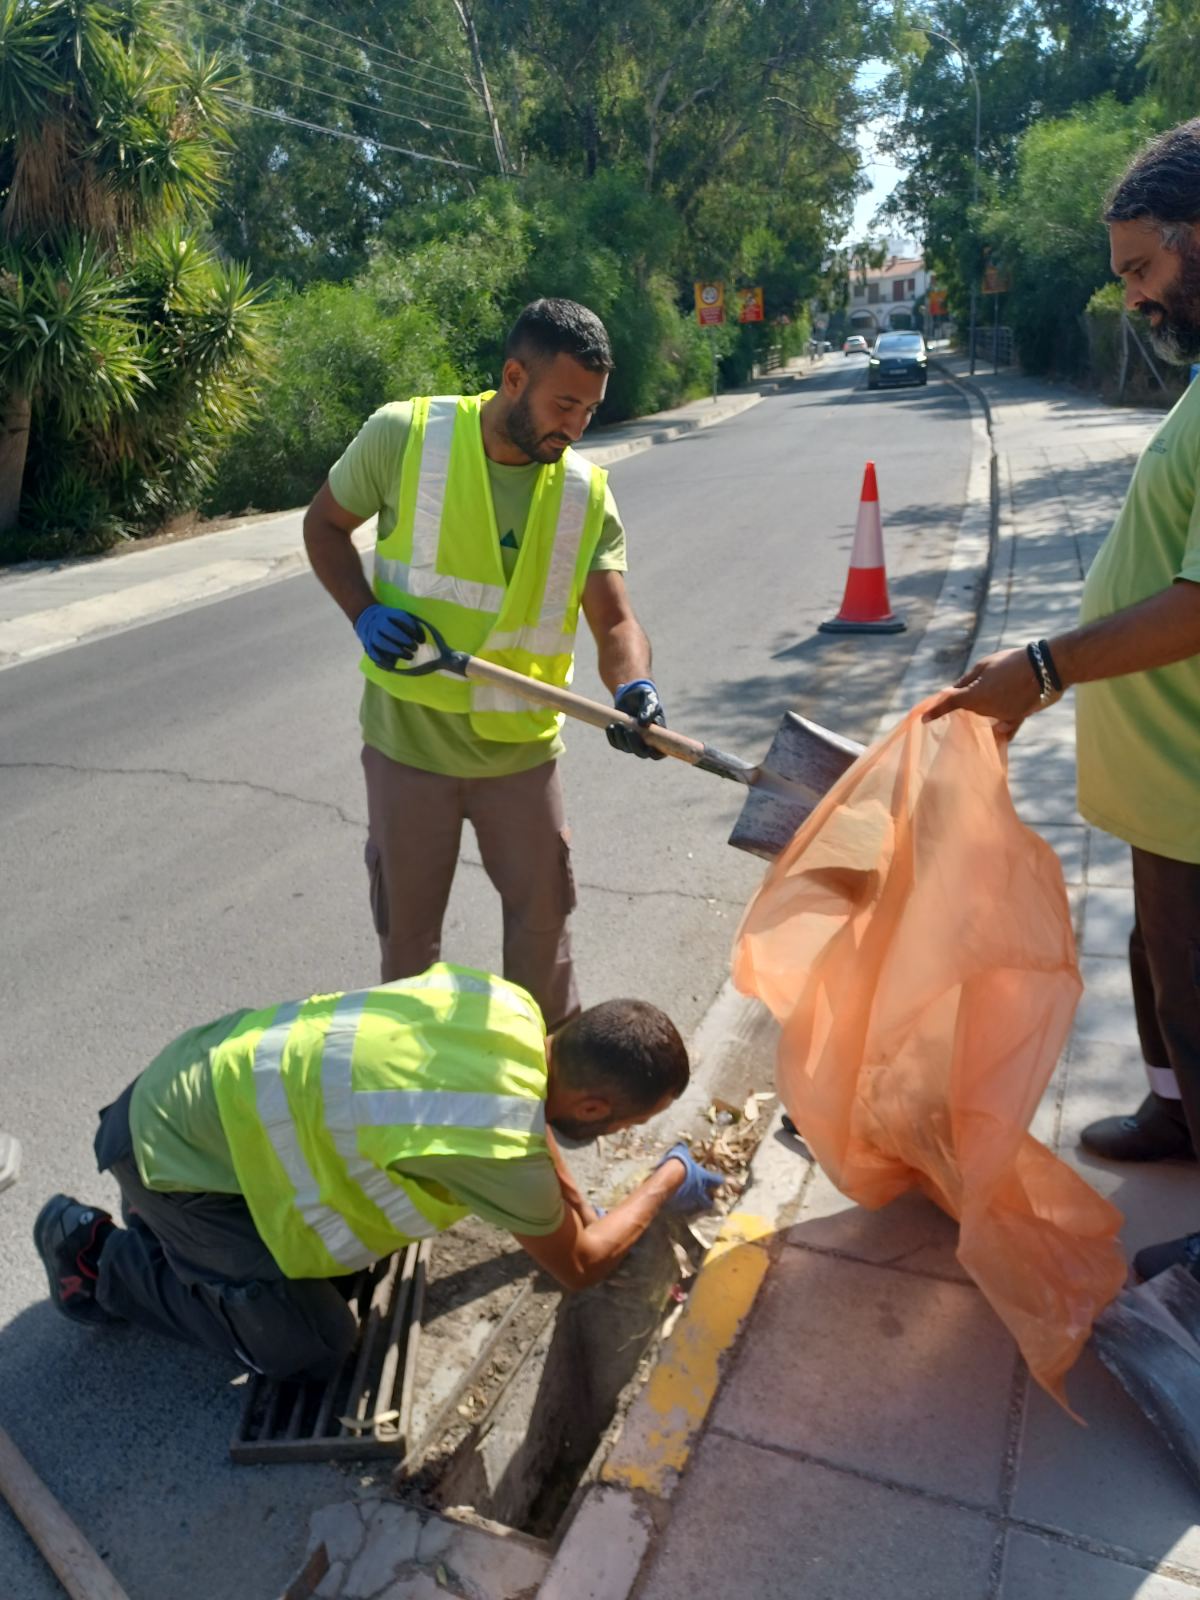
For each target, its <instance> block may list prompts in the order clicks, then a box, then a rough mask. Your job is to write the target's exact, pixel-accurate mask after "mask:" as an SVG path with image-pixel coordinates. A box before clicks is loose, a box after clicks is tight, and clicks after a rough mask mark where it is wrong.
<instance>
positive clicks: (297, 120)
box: [228, 95, 483, 172]
mask: <svg viewBox="0 0 1200 1600" xmlns="http://www.w3.org/2000/svg"><path fill="white" fill-rule="evenodd" d="M228 104H229V105H231V106H237V107H239V108H240V109H241V110H242V111H249V112H251V113H252V114H253V115H254V116H256V117H269V118H270V119H271V121H272V122H286V123H289V124H290V125H291V126H292V127H294V128H307V129H308V130H309V131H310V132H312V133H327V134H328V135H329V136H330V138H331V139H349V141H350V142H351V144H361V145H364V146H365V147H366V148H367V149H370V150H388V151H390V152H391V153H392V154H393V155H398V156H411V157H412V159H413V160H414V161H432V162H434V163H435V164H436V165H437V166H439V167H457V168H458V169H459V170H460V171H462V172H482V171H483V168H482V167H477V166H475V165H473V163H471V162H470V161H452V160H451V159H450V157H449V156H431V155H429V154H428V153H427V152H426V151H424V150H409V149H407V148H406V147H405V146H404V145H400V144H384V143H383V141H382V140H380V139H367V138H364V137H363V135H362V134H361V133H346V132H344V131H343V130H342V129H341V128H327V127H326V126H325V124H324V123H323V122H307V121H305V119H304V118H303V117H292V116H289V115H288V113H287V112H286V111H269V110H268V109H267V107H266V106H256V105H252V104H251V103H250V101H249V100H238V99H235V98H234V97H233V96H232V95H230V96H229V97H228Z"/></svg>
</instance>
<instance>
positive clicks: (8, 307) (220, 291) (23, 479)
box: [0, 0, 260, 553]
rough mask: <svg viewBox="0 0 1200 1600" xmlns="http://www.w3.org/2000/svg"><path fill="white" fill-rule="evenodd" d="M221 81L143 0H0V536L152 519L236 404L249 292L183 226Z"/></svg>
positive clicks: (209, 178) (53, 537)
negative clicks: (173, 36)
mask: <svg viewBox="0 0 1200 1600" xmlns="http://www.w3.org/2000/svg"><path fill="white" fill-rule="evenodd" d="M223 90H224V79H223V74H222V70H221V68H220V67H219V65H218V64H217V63H215V62H214V61H213V60H212V59H210V58H205V57H202V56H191V57H189V56H185V55H184V54H183V53H182V52H181V51H180V50H179V49H178V48H177V46H176V45H175V44H174V42H173V41H172V39H171V38H170V37H169V36H168V34H167V33H166V31H165V29H164V25H163V15H162V12H161V9H160V8H159V6H158V5H156V4H155V3H153V0H87V3H81V0H41V3H34V0H0V412H2V429H0V540H3V548H4V549H5V550H6V551H7V552H9V553H19V552H21V551H22V550H24V549H37V550H40V551H45V550H47V549H51V548H54V547H56V545H57V546H59V547H72V546H77V545H78V544H79V543H80V542H83V543H87V542H92V543H99V542H103V540H104V539H105V537H107V536H111V535H112V534H113V533H114V532H115V531H119V530H121V529H122V528H124V527H128V526H130V525H145V524H147V523H152V522H154V521H156V520H159V519H161V517H162V516H163V515H164V514H165V513H166V512H167V511H169V510H170V509H171V508H172V507H173V506H174V505H175V504H177V503H179V502H180V501H185V502H186V501H187V500H188V499H189V498H194V496H195V494H196V492H197V491H198V489H199V488H200V486H201V485H202V484H203V483H204V482H205V481H206V477H207V474H208V472H209V471H210V470H211V468H212V465H213V461H214V459H215V454H216V450H217V447H218V446H219V444H220V443H222V442H223V440H224V437H225V434H226V432H227V431H228V429H229V428H230V427H233V426H236V425H237V424H238V422H239V421H241V420H242V419H243V418H244V416H245V415H246V405H245V398H244V395H245V381H246V378H247V376H248V375H249V374H250V373H251V372H252V371H253V369H254V367H255V365H256V362H257V360H258V358H259V356H260V349H259V346H258V343H257V340H256V337H255V330H254V323H255V296H254V294H253V291H252V290H251V289H250V287H249V284H248V282H247V279H246V275H245V273H244V272H243V271H241V270H240V269H237V268H230V267H227V266H225V265H223V264H221V263H220V262H219V261H218V259H217V257H216V256H215V254H214V253H213V252H212V251H211V250H209V249H208V248H206V247H204V246H202V245H201V244H200V243H199V242H197V240H196V239H195V238H194V237H192V236H191V235H190V234H189V233H188V231H187V223H188V219H189V218H190V217H191V216H192V214H193V213H194V212H195V210H196V209H197V208H201V207H204V206H206V205H209V204H211V202H212V200H213V198H214V196H215V194H216V188H217V184H218V181H219V176H220V164H221V156H222V152H223V150H224V148H225V147H226V144H227V138H228V135H227V118H226V114H225V109H224V105H223V98H224V96H223ZM18 518H19V519H20V526H19V527H18Z"/></svg>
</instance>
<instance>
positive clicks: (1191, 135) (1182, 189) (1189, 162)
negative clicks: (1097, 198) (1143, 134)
mask: <svg viewBox="0 0 1200 1600" xmlns="http://www.w3.org/2000/svg"><path fill="white" fill-rule="evenodd" d="M1104 220H1105V222H1138V221H1146V222H1156V223H1158V225H1159V227H1160V228H1161V230H1162V237H1163V243H1164V244H1165V245H1166V246H1167V248H1168V249H1170V250H1178V249H1179V248H1180V247H1181V246H1182V245H1183V244H1184V243H1185V242H1186V241H1187V239H1188V230H1189V224H1191V223H1193V222H1196V221H1198V220H1200V117H1194V118H1193V119H1192V120H1191V121H1190V122H1182V123H1180V125H1179V126H1178V127H1177V128H1172V129H1171V130H1170V131H1169V132H1168V133H1161V134H1159V136H1158V138H1157V139H1152V140H1151V141H1150V143H1149V144H1148V145H1146V147H1145V148H1144V149H1143V150H1141V151H1140V152H1139V153H1138V154H1137V155H1136V156H1135V157H1134V159H1133V160H1132V162H1130V164H1129V166H1128V168H1127V169H1126V171H1125V173H1124V175H1123V176H1122V178H1121V179H1120V181H1119V182H1118V183H1117V186H1116V188H1115V189H1114V190H1113V191H1112V193H1111V194H1110V195H1109V197H1108V204H1107V205H1106V206H1105V208H1104Z"/></svg>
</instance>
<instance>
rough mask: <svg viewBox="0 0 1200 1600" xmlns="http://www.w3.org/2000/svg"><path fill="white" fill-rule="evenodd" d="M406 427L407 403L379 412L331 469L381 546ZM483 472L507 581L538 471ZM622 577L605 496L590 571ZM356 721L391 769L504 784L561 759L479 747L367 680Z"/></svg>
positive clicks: (619, 532) (464, 730)
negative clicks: (375, 526)
mask: <svg viewBox="0 0 1200 1600" xmlns="http://www.w3.org/2000/svg"><path fill="white" fill-rule="evenodd" d="M411 427H412V403H411V401H407V400H405V401H398V402H396V403H395V404H392V405H387V406H382V407H381V408H380V409H379V410H378V411H376V412H375V414H374V416H372V417H369V418H368V419H367V421H366V422H365V423H364V424H363V426H362V427H361V428H360V429H359V431H358V433H357V434H356V435H355V437H354V438H353V439H352V440H351V442H350V444H349V445H348V447H347V448H346V451H345V453H344V454H343V455H341V456H340V457H339V458H338V460H337V461H335V462H334V464H333V466H332V467H331V468H330V469H329V487H330V489H331V491H332V493H333V498H334V499H335V500H336V501H337V503H338V505H340V506H343V507H344V508H345V509H346V510H347V511H349V512H350V513H351V514H352V515H353V516H356V517H363V518H366V517H373V516H374V515H375V514H376V513H378V515H379V538H380V539H385V538H386V537H387V535H388V534H389V533H390V532H391V531H392V529H393V528H394V527H395V526H396V515H397V510H396V508H397V503H398V501H399V498H400V472H401V464H402V462H403V459H404V447H405V445H406V444H407V443H408V434H409V429H410V428H411ZM487 470H488V479H489V482H490V484H491V490H492V503H493V505H494V506H495V508H496V527H497V528H498V530H499V533H500V556H501V559H502V561H503V562H504V576H505V579H506V580H508V579H510V578H511V577H512V574H513V568H514V567H515V566H516V564H517V554H518V552H519V551H520V548H521V541H522V539H523V538H524V537H525V525H526V523H527V522H528V520H529V507H530V503H531V501H532V499H533V487H534V483H535V482H536V480H537V475H538V472H539V471H540V470H541V469H540V467H539V466H538V464H537V462H535V461H531V462H530V463H529V464H528V465H527V466H523V467H506V466H503V465H502V464H501V463H500V462H498V461H492V460H491V459H490V458H489V459H488V463H487ZM625 570H626V569H625V530H624V528H623V527H622V526H621V519H620V517H619V516H618V515H617V507H616V502H615V501H614V500H613V497H612V491H611V490H606V493H605V502H604V529H603V532H602V533H601V535H600V542H599V544H598V545H597V546H596V553H595V555H594V557H593V558H592V565H591V571H592V572H624V571H625ZM359 715H360V720H361V722H362V730H363V739H364V740H365V742H366V743H367V744H369V745H373V746H374V747H375V749H376V750H381V751H382V752H383V754H384V755H385V756H390V757H391V759H392V760H393V761H402V762H403V763H404V764H405V765H406V766H410V767H420V768H421V769H422V771H424V772H440V773H443V774H445V775H446V776H447V777H451V778H502V777H507V776H508V775H509V774H510V773H514V772H527V771H529V769H530V768H531V767H537V766H540V765H541V764H542V762H544V761H553V760H554V759H555V757H557V756H559V755H561V754H562V751H563V743H562V740H561V739H560V738H558V737H555V738H554V739H552V740H550V739H537V740H532V741H530V742H529V743H527V744H510V743H508V742H506V741H503V740H498V739H481V738H480V737H479V735H478V734H477V733H476V732H475V730H474V729H473V728H472V727H471V719H470V717H468V716H466V715H465V714H463V713H461V712H452V711H439V710H437V709H435V708H434V707H433V706H423V705H418V704H417V703H416V702H415V701H413V700H401V699H398V698H397V697H396V696H395V695H391V694H388V692H387V690H386V689H383V688H381V687H380V686H379V685H378V684H377V683H372V682H370V681H369V680H368V682H367V683H366V685H365V687H364V689H363V698H362V707H361V710H360V713H359Z"/></svg>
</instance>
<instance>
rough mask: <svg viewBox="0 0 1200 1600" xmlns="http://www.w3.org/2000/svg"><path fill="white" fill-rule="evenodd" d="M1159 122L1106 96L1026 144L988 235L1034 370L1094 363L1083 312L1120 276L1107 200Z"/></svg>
mask: <svg viewBox="0 0 1200 1600" xmlns="http://www.w3.org/2000/svg"><path fill="white" fill-rule="evenodd" d="M1153 116H1154V112H1153V108H1151V107H1148V106H1147V105H1146V104H1145V103H1144V102H1138V103H1135V104H1134V105H1129V106H1124V105H1121V104H1119V103H1118V102H1117V101H1116V100H1114V99H1113V98H1112V97H1111V96H1105V97H1103V98H1101V99H1099V100H1096V101H1094V102H1092V104H1090V105H1088V106H1085V107H1083V108H1082V109H1080V110H1078V111H1076V112H1074V113H1073V114H1072V115H1071V116H1069V117H1062V118H1058V119H1056V120H1053V121H1048V122H1039V123H1037V124H1035V125H1034V126H1033V127H1031V128H1028V129H1027V130H1026V131H1025V133H1023V134H1022V136H1021V138H1020V140H1019V141H1018V144H1017V158H1016V173H1015V176H1014V179H1013V182H1012V184H1011V185H1010V186H1009V187H1008V189H1007V190H1006V192H1005V194H1004V197H1003V198H1002V199H1001V200H1000V201H998V202H997V203H996V204H995V205H994V206H993V207H992V209H991V210H990V211H989V213H988V215H987V217H986V219H985V223H984V230H985V234H986V236H987V237H988V238H989V239H990V240H991V241H992V242H993V246H994V249H995V253H996V255H997V257H998V259H999V260H1000V261H1001V262H1002V263H1003V264H1004V267H1005V270H1006V271H1007V273H1008V276H1009V280H1010V283H1011V289H1010V291H1009V294H1008V297H1007V298H1008V310H1007V316H1008V320H1009V321H1010V323H1011V324H1012V326H1013V330H1014V333H1015V335H1016V339H1017V345H1018V350H1019V352H1020V356H1021V361H1022V364H1023V365H1024V366H1025V367H1026V368H1027V370H1029V371H1032V372H1047V371H1057V372H1060V373H1065V374H1074V373H1075V372H1076V371H1078V370H1080V369H1081V367H1082V365H1083V363H1084V361H1085V359H1086V356H1087V341H1086V337H1085V333H1084V329H1083V324H1082V313H1083V312H1084V310H1085V309H1086V307H1087V305H1088V302H1089V300H1090V299H1091V298H1092V295H1093V292H1094V291H1095V290H1096V289H1098V288H1099V287H1100V286H1101V285H1102V284H1104V283H1105V282H1106V281H1108V280H1109V279H1110V278H1111V275H1112V274H1111V268H1110V265H1109V259H1108V238H1107V235H1106V233H1105V230H1104V228H1103V226H1102V225H1101V208H1102V206H1103V202H1104V196H1105V195H1106V194H1107V192H1108V190H1109V189H1110V188H1111V187H1112V185H1113V183H1114V182H1115V180H1116V179H1117V178H1118V177H1119V176H1120V174H1121V172H1122V171H1123V170H1124V168H1125V166H1126V164H1127V162H1128V160H1129V158H1130V156H1131V155H1132V154H1133V151H1134V150H1135V149H1136V148H1137V146H1138V145H1139V144H1140V143H1141V142H1142V141H1143V140H1144V139H1145V138H1146V136H1147V135H1148V134H1149V133H1150V132H1152V131H1153V128H1154V122H1153Z"/></svg>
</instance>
